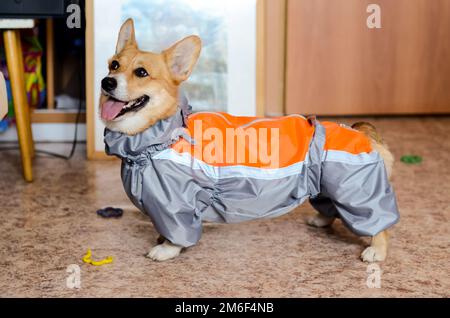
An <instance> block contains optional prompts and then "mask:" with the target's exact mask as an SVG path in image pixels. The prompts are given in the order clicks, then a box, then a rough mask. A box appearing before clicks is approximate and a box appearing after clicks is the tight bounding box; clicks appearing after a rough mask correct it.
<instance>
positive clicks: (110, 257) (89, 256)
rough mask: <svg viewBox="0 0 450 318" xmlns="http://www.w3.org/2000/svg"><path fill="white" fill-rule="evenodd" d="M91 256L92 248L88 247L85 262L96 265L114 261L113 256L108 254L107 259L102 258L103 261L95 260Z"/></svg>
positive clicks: (84, 257)
mask: <svg viewBox="0 0 450 318" xmlns="http://www.w3.org/2000/svg"><path fill="white" fill-rule="evenodd" d="M91 256H92V252H91V249H90V248H88V250H87V253H86V255H84V256H83V262H85V263H88V264H91V265H94V266H101V265H104V264H109V263H112V261H113V258H112V256H108V257H106V258H105V259H102V260H101V261H93V260H92V259H91Z"/></svg>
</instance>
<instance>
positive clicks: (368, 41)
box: [286, 0, 450, 115]
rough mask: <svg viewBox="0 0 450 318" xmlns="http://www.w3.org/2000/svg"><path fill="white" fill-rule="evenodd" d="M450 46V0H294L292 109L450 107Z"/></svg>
mask: <svg viewBox="0 0 450 318" xmlns="http://www.w3.org/2000/svg"><path fill="white" fill-rule="evenodd" d="M370 3H376V4H378V5H379V6H380V8H381V28H380V29H369V28H368V27H367V25H366V19H367V17H368V16H369V15H370V13H368V12H367V6H368V5H369V4H370ZM449 52H450V1H448V0H433V1H429V0H396V1H392V0H377V1H375V2H373V1H366V0H345V1H332V0H289V1H288V8H287V52H286V53H287V62H286V112H287V113H303V114H319V115H366V114H371V115H373V114H376V115H382V114H420V113H427V114H438V113H450V89H449V87H450V58H449Z"/></svg>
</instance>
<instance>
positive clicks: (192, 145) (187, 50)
mask: <svg viewBox="0 0 450 318" xmlns="http://www.w3.org/2000/svg"><path fill="white" fill-rule="evenodd" d="M201 45H202V44H201V40H200V38H199V37H197V36H188V37H186V38H184V39H182V40H180V41H178V42H176V43H175V44H173V45H172V46H171V47H169V48H168V49H166V50H164V51H162V52H160V53H152V52H144V51H141V50H139V48H138V45H137V43H136V39H135V31H134V25H133V21H132V20H131V19H128V20H127V21H125V23H124V24H123V25H122V27H121V29H120V32H119V37H118V41H117V45H116V52H115V54H114V55H113V56H112V58H110V60H109V61H108V65H109V74H108V75H107V76H106V77H105V78H104V79H103V80H102V81H101V97H100V116H101V119H102V121H103V122H104V124H105V126H106V129H105V144H106V152H107V153H108V154H110V155H116V156H118V157H120V158H121V159H122V181H123V184H124V187H125V191H126V192H127V194H128V196H129V197H130V199H131V200H132V202H133V203H134V204H135V205H136V206H137V207H138V208H139V209H140V210H141V211H143V212H144V213H146V214H148V215H149V216H150V218H151V220H152V222H153V224H154V226H155V228H156V230H157V231H158V232H159V234H160V235H161V236H160V239H159V240H158V244H157V245H156V246H154V247H152V249H151V250H150V252H149V253H148V257H149V258H151V259H153V260H156V261H164V260H168V259H171V258H173V257H176V256H177V255H179V254H180V252H181V251H182V249H183V248H186V247H189V246H192V245H194V244H196V243H197V242H198V240H199V239H200V236H201V223H202V221H213V222H222V223H233V222H240V221H246V220H251V219H256V218H268V217H275V216H279V215H282V214H284V213H287V212H289V211H290V210H292V209H294V208H295V207H296V206H298V205H299V204H301V203H302V202H303V201H304V200H306V199H309V200H310V202H311V204H312V206H313V207H314V208H315V209H317V210H318V212H319V213H318V214H317V215H316V216H314V217H312V218H311V219H309V220H307V223H308V224H309V225H311V226H315V227H325V226H330V225H331V224H332V223H333V221H334V220H335V219H336V218H341V220H342V222H343V223H344V224H345V225H346V226H347V227H348V228H349V229H350V230H352V231H353V232H354V233H356V234H357V235H361V236H371V237H372V241H371V245H370V246H369V247H367V248H366V249H364V251H363V252H362V254H361V259H362V260H363V261H366V262H375V261H383V260H385V258H386V255H387V250H388V234H387V229H388V228H389V227H391V226H392V225H393V224H395V223H396V222H397V221H398V219H399V214H398V210H397V205H396V199H395V194H394V192H393V190H392V187H391V186H390V184H389V178H390V176H391V174H392V166H393V162H394V160H393V156H392V154H391V153H390V152H389V149H388V147H387V146H386V144H385V143H384V142H383V140H382V139H381V137H380V136H379V135H378V133H377V132H376V130H375V128H374V127H373V126H372V125H371V124H369V123H356V124H354V125H353V126H352V127H346V126H343V125H338V124H335V123H330V122H323V123H320V122H318V121H315V120H313V119H310V120H308V119H306V118H304V117H302V116H300V115H291V116H285V117H280V118H252V117H234V116H232V115H229V114H226V113H205V112H203V113H194V114H191V113H190V112H189V109H188V107H187V104H186V103H183V102H181V103H180V100H181V98H180V92H179V86H180V84H181V83H182V82H184V81H186V80H187V79H188V78H189V76H190V74H191V72H192V70H193V68H194V66H195V64H196V62H197V60H198V58H199V55H200V51H201ZM197 124H200V125H202V126H201V127H202V128H200V130H202V129H203V131H206V129H208V128H211V129H214V131H215V132H217V131H219V132H221V131H227V129H230V128H237V129H238V130H239V131H244V132H246V131H247V130H248V129H256V130H258V129H265V128H270V129H275V130H273V131H274V133H273V134H272V137H273V136H275V131H276V133H277V134H279V136H281V137H280V138H279V140H282V147H281V148H282V149H281V157H280V160H279V162H278V165H277V167H275V168H273V167H268V166H267V165H265V164H264V163H263V162H262V161H261V160H260V161H258V160H257V161H256V163H249V162H244V163H242V162H240V163H239V162H235V161H230V162H227V163H218V162H217V161H214V160H211V159H205V158H200V157H198V155H197V154H196V152H195V149H197V148H198V147H202V146H199V144H201V141H202V140H199V137H198V136H195V134H196V131H197V127H194V126H195V125H197ZM246 129H247V130H246ZM277 136H278V135H277ZM201 138H202V137H200V139H201ZM205 139H206V138H205ZM192 140H193V141H192ZM271 140H272V141H270V140H269V141H267V143H272V144H273V143H274V142H275V141H273V140H274V139H271ZM260 142H261V141H260ZM223 147H224V148H223V149H222V148H221V151H222V150H223V151H222V152H223V153H228V151H229V149H226V145H224V146H223ZM246 151H247V152H248V153H247V154H249V153H250V152H251V149H250V150H249V149H247V150H246ZM216 159H217V158H216Z"/></svg>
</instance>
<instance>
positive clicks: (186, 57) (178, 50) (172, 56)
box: [163, 35, 202, 83]
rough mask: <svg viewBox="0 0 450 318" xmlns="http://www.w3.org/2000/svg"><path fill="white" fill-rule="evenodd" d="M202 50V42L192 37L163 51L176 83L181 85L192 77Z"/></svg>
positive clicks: (194, 36) (196, 37)
mask: <svg viewBox="0 0 450 318" xmlns="http://www.w3.org/2000/svg"><path fill="white" fill-rule="evenodd" d="M201 48H202V41H201V40H200V38H199V37H198V36H196V35H191V36H188V37H186V38H184V39H183V40H181V41H178V42H177V43H175V44H174V45H172V46H171V47H170V48H168V49H167V50H165V51H163V54H164V57H165V59H166V63H167V66H168V67H169V71H170V74H171V75H172V78H173V80H174V81H175V82H177V83H181V82H183V81H185V80H186V79H187V78H188V77H189V75H191V72H192V70H193V69H194V66H195V63H196V62H197V60H198V57H199V55H200V51H201Z"/></svg>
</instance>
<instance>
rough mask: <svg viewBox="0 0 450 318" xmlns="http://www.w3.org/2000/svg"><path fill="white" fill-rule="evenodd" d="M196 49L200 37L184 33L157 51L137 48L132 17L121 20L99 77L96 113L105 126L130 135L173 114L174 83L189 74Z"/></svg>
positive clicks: (176, 91) (197, 50)
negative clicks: (105, 69)
mask: <svg viewBox="0 0 450 318" xmlns="http://www.w3.org/2000/svg"><path fill="white" fill-rule="evenodd" d="M200 50H201V41H200V38H199V37H197V36H188V37H186V38H184V39H183V40H181V41H178V42H177V43H175V44H174V45H172V46H171V47H170V48H168V49H167V50H164V51H162V52H161V53H152V52H144V51H141V50H139V49H138V46H137V43H136V39H135V36H134V24H133V20H131V19H128V20H127V21H125V23H124V24H123V25H122V27H121V28H120V32H119V38H118V40H117V45H116V53H115V55H114V56H113V57H112V58H111V59H110V60H109V74H108V76H106V77H105V78H104V79H103V80H102V94H101V97H100V113H101V118H102V120H103V122H104V123H105V125H106V127H108V128H109V129H110V130H114V131H120V132H122V133H125V134H128V135H134V134H137V133H140V132H142V131H144V130H145V129H147V128H148V127H150V126H151V125H153V124H154V123H155V122H157V121H158V120H161V119H164V118H167V117H169V116H171V115H173V114H174V113H175V111H176V109H177V102H178V86H179V85H180V84H181V82H183V81H185V80H186V79H187V78H188V77H189V75H190V74H191V72H192V69H193V68H194V66H195V63H196V62H197V59H198V57H199V55H200Z"/></svg>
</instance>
